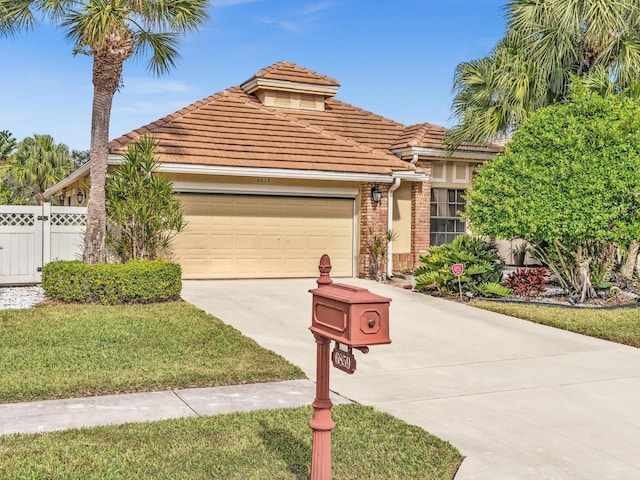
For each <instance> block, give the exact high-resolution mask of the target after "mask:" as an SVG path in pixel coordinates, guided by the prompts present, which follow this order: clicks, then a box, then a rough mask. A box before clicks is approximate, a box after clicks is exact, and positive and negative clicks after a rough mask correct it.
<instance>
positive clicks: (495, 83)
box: [446, 0, 640, 148]
mask: <svg viewBox="0 0 640 480" xmlns="http://www.w3.org/2000/svg"><path fill="white" fill-rule="evenodd" d="M506 10H507V20H508V30H507V33H506V35H505V37H504V38H503V39H501V40H500V41H499V42H498V44H497V45H496V47H495V48H494V50H493V51H492V52H491V53H490V54H489V55H488V56H487V57H484V58H481V59H479V60H473V61H470V62H463V63H461V64H459V65H458V67H457V69H456V73H455V77H454V87H453V88H454V92H455V97H454V100H453V107H452V109H453V113H454V115H455V116H456V117H457V118H458V125H456V126H455V127H454V128H452V129H451V131H450V132H449V134H448V135H447V138H446V141H447V142H449V143H450V145H451V147H452V148H456V147H458V146H459V145H460V144H462V143H466V142H471V143H478V142H487V141H491V140H493V139H494V138H495V137H496V136H499V135H510V134H511V133H512V132H513V130H514V129H515V127H517V126H518V125H520V124H521V123H522V122H523V121H525V120H526V119H527V118H528V116H529V115H530V114H531V113H532V112H533V111H535V110H536V109H538V108H541V107H543V106H546V105H550V104H553V103H555V102H557V101H559V100H562V99H564V98H566V96H567V94H568V91H569V86H570V84H571V83H572V81H571V76H572V75H575V76H578V77H581V78H583V79H584V82H585V84H586V85H587V86H588V87H590V88H593V89H594V90H596V91H598V92H600V93H613V92H618V91H620V90H627V92H628V93H629V94H631V95H635V96H636V98H638V96H640V76H639V75H640V74H639V71H640V3H639V2H638V1H637V0H539V1H531V0H512V1H511V2H509V3H508V4H507V6H506Z"/></svg>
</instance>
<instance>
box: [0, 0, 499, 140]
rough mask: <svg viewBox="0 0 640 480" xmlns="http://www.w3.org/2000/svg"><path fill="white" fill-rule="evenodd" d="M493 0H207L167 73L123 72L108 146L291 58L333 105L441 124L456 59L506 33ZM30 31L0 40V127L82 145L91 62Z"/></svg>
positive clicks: (128, 68) (46, 34) (133, 67)
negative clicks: (316, 78) (334, 85)
mask: <svg viewBox="0 0 640 480" xmlns="http://www.w3.org/2000/svg"><path fill="white" fill-rule="evenodd" d="M505 3H506V2H505V1H501V0H213V7H212V8H211V17H212V21H211V23H209V24H208V25H207V26H206V27H205V28H203V29H202V30H201V31H199V32H197V33H192V34H189V35H188V36H187V37H185V38H184V40H183V42H182V44H181V48H180V53H181V56H182V58H181V59H180V60H179V61H178V64H177V69H176V70H174V71H172V72H171V73H170V74H169V75H166V76H163V77H161V78H154V77H153V76H152V75H151V74H150V73H148V72H147V71H146V66H145V64H144V62H143V61H137V60H130V61H128V62H126V63H125V67H124V75H123V77H124V87H123V89H122V90H121V91H120V92H118V93H116V95H115V97H114V102H113V110H112V115H111V127H110V138H116V137H118V136H120V135H122V134H124V133H127V132H129V131H131V130H134V129H135V128H137V127H140V126H142V125H146V124H148V123H150V122H153V121H155V120H157V119H159V118H161V117H163V116H165V115H168V114H170V113H172V112H174V111H176V110H179V109H180V108H183V107H185V106H187V105H188V104H190V103H193V102H195V101H197V100H199V99H201V98H204V97H206V96H208V95H211V94H213V93H216V92H219V91H221V90H224V89H225V88H228V87H230V86H234V85H239V84H240V83H242V82H243V81H244V80H246V79H248V78H250V77H251V76H252V75H253V74H254V73H255V72H257V71H258V70H260V69H261V68H263V67H266V66H268V65H271V64H273V63H275V62H278V61H282V60H284V61H290V62H294V63H297V64H299V65H301V66H304V67H306V68H309V69H311V70H315V71H317V72H319V73H322V74H325V75H328V76H330V77H332V78H335V79H336V80H338V81H339V82H340V83H341V87H340V89H339V91H338V94H337V96H336V97H337V98H338V99H340V100H342V101H344V102H348V103H351V104H353V105H355V106H357V107H360V108H363V109H366V110H370V111H372V112H374V113H377V114H379V115H383V116H385V117H388V118H391V119H393V120H396V121H399V122H402V123H405V124H414V123H420V122H431V123H435V124H439V125H444V126H452V125H453V124H454V120H453V119H452V118H451V115H450V111H451V99H452V93H451V86H452V81H453V74H454V70H455V67H456V65H457V64H458V63H460V62H463V61H468V60H472V59H475V58H479V57H482V56H484V55H486V54H487V53H489V52H490V50H491V49H492V47H493V46H494V45H495V43H496V41H497V40H498V39H499V38H500V37H502V35H503V33H504V30H505V22H504V12H503V5H504V4H505ZM71 50H72V46H71V44H69V43H68V42H67V41H66V40H65V38H64V33H63V32H62V31H61V30H59V29H56V28H55V27H53V26H50V25H46V24H41V25H40V26H39V27H37V28H36V29H35V30H31V31H29V32H23V33H21V34H20V35H18V36H17V37H14V38H0V52H1V53H0V59H1V60H2V67H3V68H2V73H1V74H0V130H9V131H10V132H12V133H13V135H14V136H15V137H16V138H17V139H18V140H21V139H22V138H24V137H26V136H29V135H33V134H34V133H39V134H50V135H53V137H54V139H55V140H56V141H57V142H61V143H66V144H67V145H69V147H71V148H73V149H88V148H89V132H90V124H91V100H92V91H93V86H92V84H91V58H90V57H86V56H82V55H79V56H76V57H74V56H73V55H72V53H71Z"/></svg>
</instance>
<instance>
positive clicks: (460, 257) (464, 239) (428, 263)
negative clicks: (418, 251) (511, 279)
mask: <svg viewBox="0 0 640 480" xmlns="http://www.w3.org/2000/svg"><path fill="white" fill-rule="evenodd" d="M454 264H462V265H463V267H464V271H463V273H462V275H460V277H459V281H458V277H457V276H456V275H454V273H453V271H452V269H451V267H452V265H454ZM504 266H505V262H504V259H503V258H502V257H501V256H500V254H499V253H498V248H497V247H496V245H494V244H492V243H489V242H487V241H485V240H483V239H481V238H477V237H472V236H470V235H458V236H457V237H456V238H455V239H454V240H453V242H451V243H447V244H444V245H436V246H432V247H431V248H429V250H428V251H427V254H426V255H423V256H421V257H420V266H419V267H418V268H416V270H415V271H414V275H415V276H416V288H417V289H418V290H424V289H426V288H428V287H430V286H432V285H435V286H436V287H437V289H438V290H439V291H440V292H442V293H446V294H448V295H455V294H457V293H458V290H459V288H460V287H461V288H462V292H463V293H465V294H466V293H468V294H470V295H472V296H477V295H480V296H483V297H493V296H508V295H509V294H510V292H509V289H508V288H506V287H504V286H502V285H500V282H501V281H502V273H503V270H504Z"/></svg>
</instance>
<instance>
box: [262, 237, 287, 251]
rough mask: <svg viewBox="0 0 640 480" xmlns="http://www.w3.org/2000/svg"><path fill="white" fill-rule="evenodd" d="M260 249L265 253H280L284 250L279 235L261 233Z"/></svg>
mask: <svg viewBox="0 0 640 480" xmlns="http://www.w3.org/2000/svg"><path fill="white" fill-rule="evenodd" d="M260 249H261V250H262V253H263V254H264V255H269V254H270V253H273V252H276V253H279V252H280V250H282V242H281V241H280V236H279V235H261V236H260Z"/></svg>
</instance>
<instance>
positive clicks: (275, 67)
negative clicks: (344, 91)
mask: <svg viewBox="0 0 640 480" xmlns="http://www.w3.org/2000/svg"><path fill="white" fill-rule="evenodd" d="M287 68H289V69H293V70H295V71H297V72H298V73H302V74H304V76H306V77H309V79H310V80H313V79H315V80H321V81H323V82H325V83H327V84H329V85H332V86H335V87H339V86H340V82H338V81H337V80H336V79H335V78H331V77H329V76H327V75H324V74H323V73H318V72H316V71H315V70H311V69H309V68H306V67H303V66H301V65H298V64H296V63H293V62H287V61H279V62H276V63H273V64H271V65H269V66H267V67H264V68H262V69H260V70H258V71H257V72H256V73H255V74H254V75H253V77H254V78H268V76H269V74H277V73H278V72H279V71H280V72H281V73H282V70H286V69H287Z"/></svg>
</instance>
